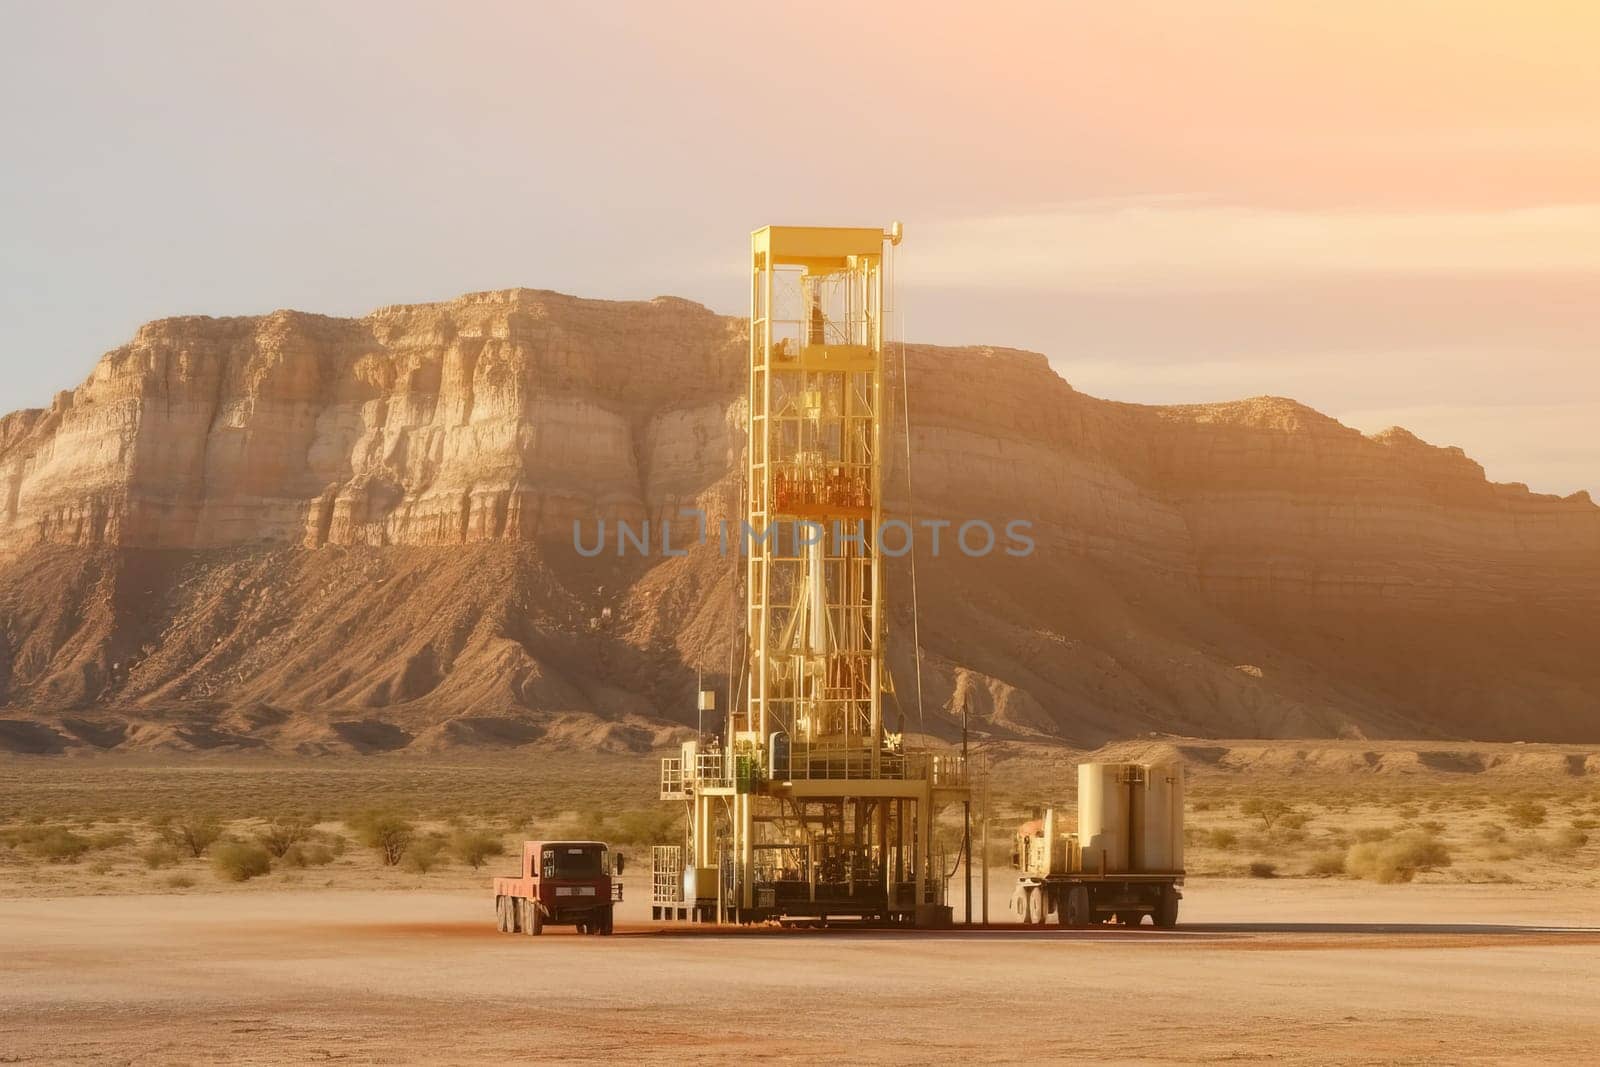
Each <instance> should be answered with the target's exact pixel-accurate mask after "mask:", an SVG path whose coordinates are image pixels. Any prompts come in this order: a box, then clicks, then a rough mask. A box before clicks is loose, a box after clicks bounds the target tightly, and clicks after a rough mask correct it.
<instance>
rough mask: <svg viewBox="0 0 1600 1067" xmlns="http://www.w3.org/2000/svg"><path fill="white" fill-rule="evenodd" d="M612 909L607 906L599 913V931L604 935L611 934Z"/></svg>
mask: <svg viewBox="0 0 1600 1067" xmlns="http://www.w3.org/2000/svg"><path fill="white" fill-rule="evenodd" d="M611 921H612V909H611V908H607V909H606V910H605V911H602V912H601V913H600V933H602V934H603V935H605V936H606V937H610V936H611Z"/></svg>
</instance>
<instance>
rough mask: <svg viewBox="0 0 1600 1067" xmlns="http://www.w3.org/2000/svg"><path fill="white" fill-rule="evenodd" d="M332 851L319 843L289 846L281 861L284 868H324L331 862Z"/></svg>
mask: <svg viewBox="0 0 1600 1067" xmlns="http://www.w3.org/2000/svg"><path fill="white" fill-rule="evenodd" d="M333 858H334V855H333V849H332V848H331V847H330V846H329V845H327V844H325V843H324V842H321V841H306V842H303V843H300V844H294V845H290V846H289V847H288V849H287V850H285V851H284V853H283V856H282V859H283V863H284V866H286V867H301V868H304V867H326V866H327V865H328V864H330V863H332V862H333Z"/></svg>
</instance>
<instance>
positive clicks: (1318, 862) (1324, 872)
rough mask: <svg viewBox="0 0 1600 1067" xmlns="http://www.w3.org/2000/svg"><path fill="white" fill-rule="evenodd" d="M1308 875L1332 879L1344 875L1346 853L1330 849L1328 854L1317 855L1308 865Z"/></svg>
mask: <svg viewBox="0 0 1600 1067" xmlns="http://www.w3.org/2000/svg"><path fill="white" fill-rule="evenodd" d="M1306 873H1307V874H1309V875H1312V876H1314V877H1317V878H1332V877H1333V876H1334V875H1338V874H1343V873H1344V852H1343V851H1342V850H1339V849H1330V850H1329V851H1327V852H1319V853H1317V854H1316V855H1315V856H1312V857H1311V862H1310V863H1309V864H1307V865H1306Z"/></svg>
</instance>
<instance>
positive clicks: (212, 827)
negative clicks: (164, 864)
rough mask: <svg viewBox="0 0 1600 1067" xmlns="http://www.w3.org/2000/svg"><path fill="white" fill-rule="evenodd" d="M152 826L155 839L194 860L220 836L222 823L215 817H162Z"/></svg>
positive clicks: (202, 854)
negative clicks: (177, 849) (185, 852)
mask: <svg viewBox="0 0 1600 1067" xmlns="http://www.w3.org/2000/svg"><path fill="white" fill-rule="evenodd" d="M154 825H155V831H156V836H157V837H159V838H160V839H161V840H162V841H165V842H166V843H167V844H169V845H172V846H173V847H174V848H181V849H184V850H186V851H187V852H188V853H189V855H191V856H193V857H194V858H195V859H199V858H200V857H201V856H204V855H205V854H206V849H208V848H210V847H211V846H212V845H213V844H215V843H216V840H217V838H219V837H221V836H222V822H221V820H219V819H218V818H217V817H216V816H215V815H163V816H161V817H160V818H158V819H157V820H156V821H155V824H154Z"/></svg>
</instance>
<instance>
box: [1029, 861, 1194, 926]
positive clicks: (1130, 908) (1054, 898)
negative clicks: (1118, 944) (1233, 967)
mask: <svg viewBox="0 0 1600 1067" xmlns="http://www.w3.org/2000/svg"><path fill="white" fill-rule="evenodd" d="M1182 886H1183V872H1182V871H1141V872H1138V873H1132V872H1128V873H1119V874H1095V873H1086V872H1082V871H1078V872H1073V873H1070V874H1050V875H1028V874H1025V875H1022V876H1021V877H1020V878H1018V879H1017V891H1016V894H1015V895H1014V896H1013V898H1012V906H1013V907H1014V908H1015V909H1016V910H1017V911H1018V913H1020V914H1021V916H1022V921H1023V923H1024V924H1027V925H1030V926H1042V925H1044V923H1045V922H1046V921H1047V920H1048V919H1049V918H1050V917H1051V916H1054V917H1055V920H1056V922H1057V923H1059V924H1060V925H1062V926H1069V927H1085V926H1088V925H1090V924H1091V923H1112V922H1114V923H1118V924H1121V925H1124V926H1135V925H1137V924H1138V923H1140V922H1142V921H1143V920H1144V917H1145V916H1146V915H1148V916H1150V918H1151V921H1152V922H1154V923H1155V924H1156V925H1157V926H1161V927H1171V926H1176V925H1177V923H1178V902H1179V901H1180V900H1182V899H1183V889H1182Z"/></svg>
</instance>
